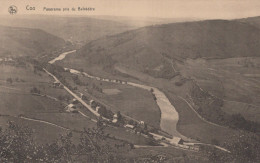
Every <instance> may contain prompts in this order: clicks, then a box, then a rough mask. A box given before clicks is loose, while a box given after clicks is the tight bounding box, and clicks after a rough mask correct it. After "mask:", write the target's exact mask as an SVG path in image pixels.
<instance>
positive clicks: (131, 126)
mask: <svg viewBox="0 0 260 163" xmlns="http://www.w3.org/2000/svg"><path fill="white" fill-rule="evenodd" d="M125 127H128V128H132V129H133V128H134V127H135V126H133V125H129V124H127V125H125Z"/></svg>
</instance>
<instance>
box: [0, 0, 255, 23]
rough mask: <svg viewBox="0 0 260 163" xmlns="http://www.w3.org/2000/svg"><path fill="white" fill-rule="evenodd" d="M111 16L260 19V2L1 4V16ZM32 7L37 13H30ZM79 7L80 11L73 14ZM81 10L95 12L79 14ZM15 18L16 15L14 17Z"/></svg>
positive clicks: (42, 0)
mask: <svg viewBox="0 0 260 163" xmlns="http://www.w3.org/2000/svg"><path fill="white" fill-rule="evenodd" d="M11 5H15V6H16V7H17V8H18V12H17V14H16V15H23V14H32V15H36V14H47V15H111V16H128V17H158V18H199V19H234V18H244V17H253V16H260V0H0V15H6V16H7V15H10V14H9V13H8V8H9V6H11ZM26 6H27V8H28V7H32V8H35V10H27V9H26ZM44 7H46V8H61V10H63V8H69V9H70V11H54V12H51V11H44V10H43V8H44ZM72 7H75V9H76V11H71V8H72ZM78 7H85V8H88V7H90V8H95V10H94V11H77V8H78ZM12 16H15V15H12Z"/></svg>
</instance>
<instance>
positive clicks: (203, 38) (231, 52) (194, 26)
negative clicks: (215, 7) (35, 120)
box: [79, 20, 260, 71]
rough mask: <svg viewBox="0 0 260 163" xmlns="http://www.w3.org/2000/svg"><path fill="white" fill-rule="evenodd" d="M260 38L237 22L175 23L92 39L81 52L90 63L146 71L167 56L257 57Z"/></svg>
mask: <svg viewBox="0 0 260 163" xmlns="http://www.w3.org/2000/svg"><path fill="white" fill-rule="evenodd" d="M259 37H260V30H259V29H257V28H255V27H253V26H251V25H248V24H246V23H241V22H236V21H226V20H209V21H199V22H187V23H174V24H166V25H157V26H149V27H143V28H140V29H137V30H133V31H128V32H124V33H121V34H117V35H113V36H108V37H106V38H103V39H99V40H96V41H92V42H91V43H89V44H86V45H85V46H84V47H83V48H82V49H81V50H80V51H79V54H80V56H81V57H83V58H85V59H86V60H87V62H89V63H93V64H98V63H99V64H100V65H101V64H102V65H104V62H106V63H107V64H111V63H120V64H124V65H126V66H129V67H132V68H135V69H139V70H142V71H145V70H151V69H160V68H161V67H160V65H161V64H162V63H163V62H164V60H165V57H166V58H168V59H176V60H178V59H180V60H183V59H187V58H193V59H195V58H231V57H246V56H247V57H248V56H257V55H259V52H260V46H259V45H260V42H259ZM104 58H106V59H104Z"/></svg>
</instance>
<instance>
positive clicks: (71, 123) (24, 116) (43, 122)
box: [0, 63, 160, 145]
mask: <svg viewBox="0 0 260 163" xmlns="http://www.w3.org/2000/svg"><path fill="white" fill-rule="evenodd" d="M0 71H1V72H2V73H1V76H0V80H1V83H0V98H1V101H0V107H1V114H0V125H1V127H3V128H5V126H6V124H7V121H14V122H16V123H18V124H20V125H22V126H28V127H30V128H32V130H33V131H34V133H33V137H34V139H35V140H36V142H37V143H40V144H41V143H50V142H53V141H54V140H56V139H57V138H59V136H60V135H61V134H65V133H68V132H69V131H73V130H76V131H83V129H84V128H86V129H88V128H96V126H97V124H96V123H95V122H93V121H92V120H90V118H92V119H96V117H95V116H94V115H93V114H92V113H90V111H88V110H87V109H86V108H85V107H83V106H82V105H81V104H77V107H78V109H79V110H80V111H81V112H82V113H83V114H85V115H86V116H87V117H84V116H83V115H81V114H80V113H68V112H65V107H66V105H68V104H69V103H70V102H71V100H72V96H71V95H70V94H68V93H67V92H66V91H65V90H64V89H62V88H59V87H54V86H53V79H52V78H51V77H49V76H48V75H47V74H45V73H44V72H42V71H34V67H33V66H32V65H31V64H30V63H27V66H26V67H23V68H21V67H16V66H14V65H5V64H1V65H0ZM67 75H68V76H70V77H71V74H67ZM9 78H11V79H12V81H11V82H10V81H9V80H7V79H9ZM66 79H68V78H66ZM86 80H88V79H86ZM68 81H69V83H71V84H73V82H72V81H71V80H69V79H68ZM88 82H89V81H88ZM92 82H93V83H92V84H94V83H96V84H99V83H98V82H96V81H92ZM32 88H36V89H37V91H39V92H38V93H37V94H41V96H39V95H33V94H31V90H32ZM84 88H85V87H84ZM102 88H104V89H112V90H113V89H118V90H119V91H120V94H121V93H122V92H124V91H125V90H128V89H129V90H128V92H131V91H132V92H133V93H132V94H131V95H132V99H130V100H133V98H134V97H135V95H134V92H135V90H134V89H133V88H128V87H127V88H126V87H125V86H121V87H116V85H113V86H111V85H109V84H107V83H103V85H102ZM131 89H132V90H131ZM79 90H84V89H83V86H81V87H80V86H79V89H78V90H77V91H75V92H76V93H77V92H78V91H79ZM83 92H84V91H83ZM136 93H138V94H140V95H144V96H147V97H148V98H151V95H150V94H149V92H138V91H137V92H136ZM95 95H98V94H95ZM102 96H104V97H105V96H115V94H114V95H108V94H105V93H102ZM64 97H69V99H66V98H64ZM147 97H146V98H147ZM97 98H99V96H98V97H97ZM107 98H108V97H107ZM138 98H139V97H137V98H136V99H137V100H138ZM151 100H152V98H151ZM138 103H139V104H140V105H141V104H142V102H141V101H138ZM144 105H145V103H143V104H142V105H141V107H143V106H144ZM154 106H156V105H154ZM153 108H154V110H155V111H156V109H157V108H156V107H153ZM139 109H140V108H139ZM114 111H116V110H114ZM120 111H122V113H123V112H124V110H120ZM157 111H158V110H157ZM150 114H152V113H150ZM143 116H144V115H143ZM141 117H142V116H141ZM158 117H160V115H158ZM157 123H158V124H157V125H159V118H158V121H157ZM105 133H106V134H109V135H110V136H111V137H114V138H116V139H120V140H124V141H126V142H129V143H133V144H137V145H146V144H148V143H149V140H148V139H147V138H144V137H143V136H140V135H137V134H134V133H133V132H130V131H127V130H126V129H125V128H120V127H119V128H116V127H113V126H107V127H106V128H105ZM74 135H75V136H74V137H73V139H74V141H75V142H78V141H79V139H78V138H79V134H77V133H74Z"/></svg>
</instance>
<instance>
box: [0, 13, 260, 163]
mask: <svg viewBox="0 0 260 163" xmlns="http://www.w3.org/2000/svg"><path fill="white" fill-rule="evenodd" d="M101 17H102V16H100V17H98V18H97V17H95V16H93V17H91V18H90V17H59V16H57V17H54V19H50V17H48V16H45V17H43V18H41V19H39V21H36V22H34V23H31V24H28V25H27V24H25V22H27V21H28V20H37V19H36V18H35V17H28V20H26V21H25V20H23V18H19V17H17V18H15V19H16V20H18V21H17V22H12V21H6V22H4V23H0V24H3V25H8V26H0V36H1V37H0V41H1V45H0V72H1V74H0V99H1V100H0V111H1V112H0V127H1V130H0V135H2V137H3V138H4V139H0V144H1V142H5V140H8V139H9V138H12V139H13V138H14V140H15V141H17V140H16V139H15V138H16V136H17V137H19V138H21V139H25V140H24V142H31V144H32V145H33V147H30V148H38V149H39V151H40V150H46V151H44V152H42V153H45V154H46V153H48V152H49V151H50V150H53V151H55V150H56V149H57V150H58V149H60V150H59V151H66V152H69V154H68V153H66V152H65V153H63V152H61V155H62V156H61V157H60V158H59V159H61V158H62V159H63V158H66V159H65V160H66V161H64V160H62V161H61V160H59V159H58V158H56V156H53V155H52V154H50V153H52V152H49V153H48V154H46V155H49V156H51V157H52V158H53V159H54V160H59V161H61V162H63V161H64V162H83V160H84V159H87V160H88V159H89V160H90V162H91V161H93V160H94V161H93V162H102V161H103V160H104V159H110V158H111V160H112V161H111V160H110V161H107V162H114V161H115V160H117V159H119V160H120V159H122V160H121V161H119V162H124V161H125V162H134V161H136V160H137V162H145V161H143V160H149V161H147V162H152V161H154V162H160V161H158V160H163V159H165V160H166V161H165V162H174V161H176V160H177V162H178V161H179V162H232V161H233V162H236V161H237V160H243V159H244V160H245V162H247V161H249V160H250V161H251V162H255V160H259V158H260V155H259V146H258V145H259V142H260V141H259V140H260V137H259V132H260V121H259V118H260V101H259V92H260V87H259V85H260V83H259V82H260V81H259V74H260V69H259V66H260V65H259V63H260V60H259V52H260V49H259V47H260V42H259V38H260V29H259V27H258V24H257V23H256V21H257V20H258V19H257V18H255V19H253V18H249V19H248V20H247V19H246V20H245V19H238V20H203V21H191V22H177V23H171V22H170V20H167V21H166V19H158V20H157V21H152V20H150V19H147V20H146V21H144V22H143V24H142V25H140V24H139V25H137V24H138V22H139V20H137V19H136V20H133V22H129V23H126V22H127V21H126V20H130V18H117V19H114V18H113V17H103V18H104V19H101ZM113 19H114V20H113ZM54 21H56V22H59V23H58V24H59V25H58V26H57V27H52V26H48V25H47V24H48V23H50V22H54ZM165 21H166V22H167V23H165V24H161V22H165ZM171 21H172V20H171ZM65 24H66V25H65ZM133 24H135V25H133ZM63 26H64V28H62V30H58V27H59V28H61V27H63ZM104 26H107V29H106V30H103V29H104V28H103V27H104ZM83 27H84V28H83ZM36 28H40V29H36ZM71 28H73V30H70V29H71ZM87 29H90V30H89V31H88V30H87ZM48 32H49V33H48ZM27 127H28V128H27ZM16 130H17V131H19V132H16ZM20 130H21V131H20ZM8 133H11V134H10V135H16V136H13V137H8ZM7 138H8V139H7ZM9 143H10V142H9ZM6 144H8V143H2V146H3V147H5V148H6V149H9V147H8V146H6ZM10 144H12V142H11V143H10ZM17 144H18V145H19V143H17ZM17 144H14V145H17ZM24 147H25V146H21V147H19V148H24ZM0 148H1V146H0ZM28 149H29V148H28ZM89 151H91V152H90V153H92V154H93V155H92V154H90V153H89ZM56 152H57V151H56ZM248 152H249V153H251V155H247V153H248ZM29 153H30V152H29ZM0 154H1V155H0V162H1V159H2V152H1V153H0ZM28 155H29V154H28ZM100 155H102V156H100ZM37 157H41V156H37ZM150 157H151V158H150ZM96 158H100V160H101V161H100V160H96ZM113 158H114V159H115V160H113ZM41 159H42V158H41ZM47 159H48V158H47ZM42 160H44V159H42ZM68 160H70V161H68ZM71 160H73V161H71ZM126 160H127V161H126ZM155 160H156V161H155ZM59 161H58V162H59ZM250 161H249V162H250ZM162 162H164V161H162Z"/></svg>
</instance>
